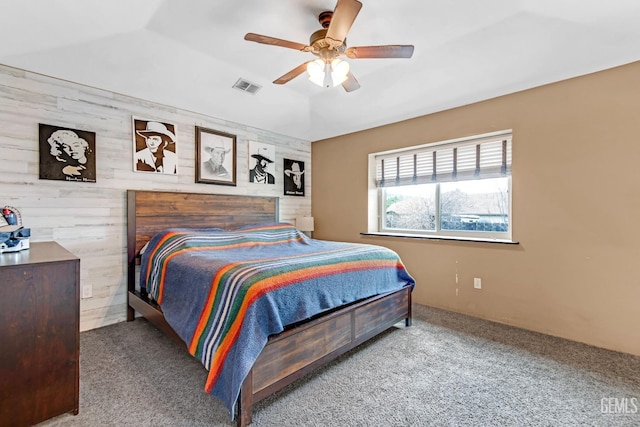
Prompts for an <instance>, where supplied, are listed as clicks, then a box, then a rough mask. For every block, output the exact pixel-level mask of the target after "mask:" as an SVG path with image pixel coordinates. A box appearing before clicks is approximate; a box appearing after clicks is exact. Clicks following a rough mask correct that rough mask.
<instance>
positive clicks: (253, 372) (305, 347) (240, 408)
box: [127, 190, 413, 426]
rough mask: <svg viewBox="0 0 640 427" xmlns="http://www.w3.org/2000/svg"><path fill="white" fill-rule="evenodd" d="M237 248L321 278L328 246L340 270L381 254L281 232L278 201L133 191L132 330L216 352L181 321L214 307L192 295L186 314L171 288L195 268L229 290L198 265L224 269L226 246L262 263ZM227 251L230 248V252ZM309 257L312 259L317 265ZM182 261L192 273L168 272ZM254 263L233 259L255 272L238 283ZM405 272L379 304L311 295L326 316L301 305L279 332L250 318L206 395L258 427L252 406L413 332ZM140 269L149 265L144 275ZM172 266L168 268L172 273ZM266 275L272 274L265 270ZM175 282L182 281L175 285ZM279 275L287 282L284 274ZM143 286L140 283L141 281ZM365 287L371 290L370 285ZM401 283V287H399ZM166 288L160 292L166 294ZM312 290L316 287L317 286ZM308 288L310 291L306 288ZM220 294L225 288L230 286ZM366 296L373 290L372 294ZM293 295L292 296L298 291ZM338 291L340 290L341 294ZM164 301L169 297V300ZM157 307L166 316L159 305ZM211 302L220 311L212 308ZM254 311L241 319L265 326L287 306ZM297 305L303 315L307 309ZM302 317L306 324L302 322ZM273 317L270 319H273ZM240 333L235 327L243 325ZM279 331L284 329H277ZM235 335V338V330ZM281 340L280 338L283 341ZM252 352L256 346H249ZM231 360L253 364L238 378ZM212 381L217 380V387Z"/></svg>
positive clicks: (291, 230) (283, 319)
mask: <svg viewBox="0 0 640 427" xmlns="http://www.w3.org/2000/svg"><path fill="white" fill-rule="evenodd" d="M256 236H258V237H256ZM229 239H231V240H229ZM238 239H242V240H241V241H242V242H243V243H242V244H243V245H244V244H245V243H244V242H246V241H247V239H250V242H251V244H250V246H251V248H253V249H252V250H257V251H258V252H260V251H263V250H266V249H263V247H266V246H278V247H280V246H282V247H283V248H284V250H285V251H286V250H289V251H295V256H293V255H292V256H291V257H288V256H287V257H284V256H282V257H278V259H279V260H283V259H287V260H288V259H289V258H291V259H294V261H287V262H288V263H289V262H290V263H300V264H302V261H298V260H300V259H304V262H305V264H304V265H306V266H307V270H306V271H312V272H316V271H320V270H322V269H323V268H325V267H326V266H325V267H319V265H320V264H318V265H316V264H313V265H311V264H309V262H311V261H309V260H311V259H312V258H311V257H317V258H318V259H317V260H316V259H314V260H313V262H314V263H315V262H319V263H322V262H323V261H322V260H321V258H320V255H319V254H320V253H321V252H322V251H320V250H319V249H318V247H321V248H324V246H322V245H325V246H326V247H327V248H329V249H330V251H326V252H327V253H328V252H333V251H338V252H339V253H340V254H341V255H340V257H339V258H340V261H339V262H341V263H342V262H346V260H347V258H346V256H352V257H356V258H357V257H362V258H363V260H370V259H371V258H372V256H371V255H370V254H369V253H368V251H370V250H372V251H373V250H375V249H372V248H375V247H374V246H372V245H354V244H346V243H342V244H341V243H339V242H322V241H317V240H314V239H308V238H306V237H305V236H304V235H302V233H301V232H299V231H298V230H296V229H295V227H292V226H290V225H289V224H283V223H280V222H279V212H278V198H275V197H260V196H242V195H217V194H198V193H177V192H162V191H138V190H128V192H127V243H128V250H127V253H128V255H127V257H128V292H127V305H128V312H127V320H128V321H132V320H134V319H135V314H136V312H137V313H139V314H140V315H142V316H143V317H145V318H146V319H147V320H148V321H149V322H150V323H152V324H153V325H155V326H156V327H157V328H158V329H160V330H161V331H163V332H164V333H165V334H166V335H168V336H169V337H171V338H172V339H174V340H175V341H176V342H178V343H179V344H180V345H182V346H183V347H185V349H186V350H187V351H189V353H191V354H192V355H194V356H195V355H196V354H197V355H199V356H201V354H200V353H198V350H197V349H198V348H200V347H205V346H207V345H209V344H208V343H204V341H198V340H197V339H196V338H195V335H198V334H195V333H194V337H193V338H192V337H191V335H188V333H190V332H185V331H191V330H192V329H193V331H199V335H198V337H202V336H204V335H207V334H205V333H203V332H202V328H203V327H201V326H194V325H192V324H193V323H194V322H193V321H192V320H190V319H187V320H184V321H183V320H180V321H179V322H176V320H175V319H176V314H175V313H176V311H178V312H180V311H181V310H182V311H184V312H188V311H193V312H199V310H202V313H204V312H205V311H206V310H204V308H203V307H205V306H208V304H207V303H205V302H202V301H204V298H200V296H199V294H198V293H197V292H198V291H196V290H194V291H193V295H191V294H190V293H189V298H187V297H184V298H183V299H185V300H189V301H191V302H189V304H200V305H199V306H198V308H197V310H196V309H191V308H190V309H189V310H185V309H184V307H185V305H184V304H186V302H182V301H180V302H175V299H176V296H178V299H181V298H180V297H179V295H181V294H180V291H177V290H175V289H174V288H171V287H170V285H171V286H176V285H172V283H174V282H180V281H186V279H185V280H182V278H184V277H186V276H185V272H187V271H190V270H188V269H189V268H193V276H194V277H196V276H198V275H207V274H211V276H203V277H204V278H205V279H207V278H209V277H211V278H214V279H215V280H211V283H214V282H215V283H218V282H216V280H218V279H219V283H223V282H224V281H223V280H222V279H220V277H227V276H228V275H227V276H225V275H222V274H220V273H218V272H211V273H209V272H206V271H204V270H203V271H200V268H201V267H200V266H199V265H200V264H198V265H197V266H196V265H195V264H194V265H191V264H190V263H195V262H196V261H195V260H196V259H197V262H198V263H202V262H203V261H202V260H200V258H202V257H203V256H204V255H203V254H207V256H209V255H208V254H209V253H213V254H214V256H215V257H216V258H214V260H215V261H212V260H211V259H208V260H207V261H206V262H205V263H216V262H221V261H218V259H219V251H221V250H220V247H222V246H224V248H223V249H224V250H225V252H220V253H224V254H225V256H226V255H227V249H228V247H229V246H232V250H231V252H232V253H233V254H234V255H233V256H241V257H248V258H252V257H253V258H255V256H253V255H252V256H251V257H249V256H248V255H246V253H245V250H244V249H243V250H240V249H241V248H235V247H234V245H235V243H237V242H238V241H240V240H238ZM255 239H259V242H258V243H259V244H255ZM176 242H177V243H176ZM194 242H196V243H194ZM203 242H204V243H203ZM218 242H226V243H224V245H223V244H219V243H218ZM228 242H232V243H233V244H232V245H229V244H227V243H228ZM334 244H335V245H338V246H337V248H334V247H333V246H328V245H334ZM145 245H147V246H148V247H147V246H145ZM318 245H320V246H318ZM349 245H350V246H358V248H354V249H355V250H356V251H359V252H363V253H365V252H366V254H365V255H362V256H360V255H355V254H352V253H351V252H346V251H352V248H350V247H349V248H347V247H346V246H349ZM235 246H238V245H235ZM240 246H242V245H240ZM361 247H362V248H361ZM143 248H144V254H143V255H142V256H141V255H140V252H141V250H143ZM168 248H169V249H168ZM175 248H179V249H178V250H177V252H179V253H174V252H169V250H172V251H173V250H174V249H175ZM203 248H204V249H203ZM381 249H383V248H381ZM323 250H324V249H323ZM193 251H195V252H193ZM341 251H345V252H341ZM187 252H188V253H187ZM372 253H373V252H372ZM345 254H346V255H345ZM163 255H166V258H161V256H163ZM229 256H232V255H229ZM378 256H379V254H378V253H375V256H374V258H375V257H378ZM304 257H309V260H307V259H306V258H304ZM384 257H387V255H386V254H384ZM182 258H185V259H188V261H187V265H183V266H178V265H175V263H174V264H169V262H172V263H173V262H174V261H175V262H178V260H179V259H182ZM356 258H353V259H356ZM141 260H142V262H141ZM307 261H308V262H307ZM250 262H253V260H251V261H248V260H245V259H241V260H240V261H237V260H235V259H234V263H232V264H233V265H234V268H235V267H237V266H238V265H242V268H247V270H243V271H242V273H238V274H237V276H244V275H246V272H247V271H253V270H252V269H249V267H246V266H245V264H248V263H250ZM335 262H336V264H335V265H340V267H336V268H340V271H339V272H337V273H339V274H336V275H335V277H343V278H344V277H347V278H349V281H351V278H352V277H355V276H352V275H351V274H352V273H348V274H349V276H345V274H347V272H346V270H344V265H346V264H337V263H338V261H335ZM367 262H368V261H367ZM385 262H386V261H385ZM394 262H396V261H394ZM389 263H391V261H389ZM396 263H397V265H398V275H399V277H400V278H399V279H398V280H397V281H398V283H394V284H391V283H389V284H388V286H387V285H386V284H385V285H378V288H377V290H376V291H375V294H373V295H368V296H366V297H362V296H361V295H360V294H359V293H358V292H361V291H357V292H356V293H354V295H349V296H348V297H346V296H344V295H341V296H340V297H335V298H333V297H330V298H327V297H326V295H323V296H318V297H316V296H315V294H314V295H305V296H304V298H303V299H304V300H305V304H306V302H307V301H314V298H315V299H316V300H318V301H321V302H318V303H316V305H318V307H315V308H313V305H314V304H313V303H312V304H311V306H312V308H305V309H304V310H301V309H300V308H299V307H298V306H297V305H295V304H292V305H294V306H295V307H294V308H295V309H291V313H289V312H283V313H282V314H279V312H277V311H276V312H275V313H276V317H277V319H278V321H276V322H273V321H268V322H267V321H264V320H263V319H264V317H259V319H258V321H256V325H259V328H258V327H249V326H247V325H251V324H252V323H251V320H247V318H244V317H243V318H242V320H240V321H237V320H236V323H237V324H239V325H241V326H240V327H239V328H236V329H235V330H237V331H239V332H237V333H236V334H235V335H234V336H233V340H232V341H230V342H232V343H233V344H230V346H229V348H233V351H229V352H228V353H229V354H227V353H224V357H225V358H226V359H222V360H224V362H223V363H216V362H210V363H212V364H211V365H206V364H205V367H206V368H207V370H208V371H209V378H208V379H207V387H210V389H208V390H207V391H209V392H212V394H215V395H217V396H218V397H220V398H221V399H222V400H223V402H224V403H225V405H226V406H227V408H228V409H229V412H230V414H231V417H232V419H233V418H234V416H235V418H236V420H237V424H238V425H240V426H244V425H248V424H250V423H251V415H252V406H253V404H254V403H255V402H257V401H259V400H261V399H263V398H265V397H267V396H269V395H271V394H273V393H275V392H276V391H278V390H280V389H282V388H283V387H285V386H287V385H288V384H290V383H292V382H293V381H295V380H297V379H298V378H300V377H302V376H304V375H305V374H307V373H309V372H311V371H312V370H314V369H316V368H318V367H320V366H323V365H325V364H326V363H328V362H330V361H331V360H334V359H335V358H337V357H338V356H340V355H342V354H344V353H345V352H347V351H349V350H351V349H353V348H354V347H356V346H358V345H359V344H361V343H363V342H365V341H367V340H368V339H370V338H372V337H374V336H376V335H378V334H379V333H381V332H383V331H385V330H386V329H388V328H390V327H392V326H393V325H395V324H397V323H399V322H402V321H404V323H405V325H406V326H409V325H410V324H411V291H412V289H413V279H411V277H410V276H409V275H408V273H406V272H405V273H406V275H405V273H402V270H404V266H402V265H401V262H400V261H399V259H398V261H397V262H396ZM140 264H142V265H141V266H139V265H140ZM167 265H169V267H166V266H167ZM229 265H231V264H229ZM252 266H253V264H252ZM203 268H204V267H203ZM225 268H226V266H225ZM238 268H240V267H238ZM252 268H254V267H252ZM260 268H263V267H262V265H261V266H260ZM264 268H266V267H264ZM278 268H282V267H278ZM158 271H161V272H162V274H155V273H157V272H158ZM264 271H267V270H264ZM269 271H270V270H269ZM171 274H173V275H174V276H175V277H173V278H172V277H171ZM278 274H281V272H280V273H278ZM283 274H284V273H283ZM290 274H292V275H295V276H296V277H298V276H299V275H300V273H297V272H293V270H291V273H290ZM353 274H361V273H360V272H356V271H355V269H354V272H353ZM362 274H365V276H362V277H367V276H366V274H369V273H367V272H364V273H362ZM138 276H139V280H137V279H138ZM156 276H158V277H161V280H160V279H158V280H159V281H158V282H153V283H156V285H153V284H152V279H154V278H156V279H157V277H156ZM165 276H166V277H165ZM189 276H190V275H189ZM274 277H275V278H274V279H273V283H276V284H277V286H280V278H281V277H284V276H274ZM314 277H315V276H314ZM358 277H360V276H358ZM170 279H171V280H170ZM189 280H191V279H189ZM207 280H209V279H207ZM321 280H329V279H328V278H326V279H325V278H324V277H315V278H314V279H313V283H315V284H316V285H317V286H321V287H319V288H318V289H323V290H324V289H325V288H331V287H335V286H338V285H337V284H336V285H334V284H330V283H329V282H326V283H325V282H321ZM365 281H366V282H368V281H370V280H365ZM365 281H363V282H365ZM393 281H394V282H395V281H396V280H395V278H394V280H393ZM138 282H140V283H138ZM389 282H391V280H389ZM157 283H160V284H161V285H157ZM224 283H226V282H224ZM229 283H230V282H229ZM302 283H303V281H302V280H298V279H296V281H295V286H294V285H292V286H287V287H286V289H287V290H285V287H282V290H281V291H282V292H294V291H293V290H295V289H296V286H300V287H301V286H302ZM309 283H311V281H310V280H309ZM212 286H213V285H212ZM216 286H218V285H216ZM225 286H226V284H225ZM307 286H310V285H309V284H307ZM219 287H222V285H220V286H219ZM272 287H273V286H272ZM213 288H215V287H213ZM213 288H212V289H213ZM342 288H344V286H342ZM361 288H363V289H364V286H362V287H361ZM159 289H160V290H161V291H159ZM171 289H174V290H171ZM194 289H195V288H194ZM288 289H292V291H289V290H288ZM336 289H338V288H337V287H336ZM149 291H150V292H151V296H150V295H149ZM202 292H204V291H202ZM209 292H211V291H209ZM278 292H280V290H278V291H276V292H274V294H277V293H278ZM305 292H306V291H305ZM354 292H355V291H354ZM362 292H365V291H362ZM366 292H373V291H366ZM163 295H169V296H167V297H165V298H164V300H163ZM202 295H205V294H202ZM292 295H295V293H292V294H285V293H283V294H282V297H283V298H286V301H293V299H291V298H293V297H292ZM332 298H333V299H334V300H335V301H330V302H329V303H328V302H327V299H329V300H331V299H332ZM350 298H351V299H352V300H351V299H350ZM158 300H159V301H160V305H161V306H162V308H161V307H160V305H158V304H157V303H156V301H158ZM169 300H171V301H173V303H171V304H170V303H169V302H168V301H169ZM211 300H212V301H213V298H212V299H211ZM252 301H257V302H251V303H246V304H245V303H243V304H245V305H242V307H245V308H246V307H250V309H247V310H244V311H243V310H238V312H241V313H244V315H245V316H248V315H249V311H250V310H253V309H254V306H255V310H253V311H251V314H253V316H248V318H251V319H252V318H254V317H256V318H257V316H258V315H256V314H255V313H259V316H264V315H263V314H262V312H261V311H259V310H263V309H267V310H268V309H269V306H271V305H278V304H280V305H278V307H280V308H279V309H278V310H281V309H282V307H281V306H282V304H281V303H273V299H272V298H271V297H270V299H268V301H269V302H267V303H264V304H262V306H265V307H261V308H257V307H259V306H260V305H261V304H258V302H261V301H262V299H254V300H252ZM181 304H182V305H181ZM249 304H251V305H249ZM297 304H298V305H299V303H297ZM285 305H286V304H285ZM181 307H182V308H181ZM294 312H295V313H294ZM207 313H208V312H207ZM208 315H209V316H211V317H212V318H213V317H215V316H214V314H208ZM202 316H203V314H201V315H200V318H202ZM216 316H217V315H216ZM300 316H303V317H302V318H299V317H300ZM272 317H273V316H272ZM272 317H269V319H271V318H272ZM278 322H280V323H282V325H279V324H278ZM236 323H233V324H234V325H235V324H236ZM272 323H273V324H276V325H275V326H273V328H271V326H269V327H266V326H264V325H265V324H266V325H271V324H272ZM172 325H173V326H172ZM192 326H193V328H192ZM280 326H282V327H281V328H280V329H277V328H279V327H280ZM199 328H200V329H199ZM269 328H271V329H269ZM228 329H229V330H234V329H233V328H232V327H229V328H228ZM253 329H266V331H261V332H260V333H264V334H265V339H264V341H265V342H264V343H262V342H260V343H257V344H255V346H258V348H257V349H253V347H254V344H253V343H254V338H253V337H252V335H251V334H252V333H253V332H252V330H253ZM273 331H277V333H276V332H273ZM272 332H273V333H272ZM266 334H268V335H266ZM229 335H231V333H229ZM247 343H249V345H246V346H245V344H247ZM220 347H224V346H222V345H221V346H219V347H217V348H218V349H219V348H220ZM234 352H235V353H234ZM252 352H253V353H255V356H254V355H252ZM218 353H220V354H222V352H219V351H218V352H214V353H213V356H212V355H211V354H209V355H208V356H207V358H209V359H214V360H221V359H216V358H217V357H218ZM231 353H233V354H237V355H239V356H237V357H238V358H240V357H242V358H245V357H246V358H248V360H247V361H245V360H241V361H240V362H242V363H243V364H242V365H240V366H239V367H237V368H236V367H235V365H234V363H236V361H235V359H233V358H232V356H231V355H230V354H231ZM201 357H202V360H204V359H205V357H204V356H201ZM232 359H233V362H232ZM219 365H224V371H222V368H220V369H218V368H217V367H218V366H219ZM221 371H222V372H221ZM214 372H217V374H216V375H217V376H215V375H213V373H214ZM245 373H246V375H245ZM212 377H214V378H213V379H212ZM236 388H237V389H238V391H237V392H236V391H235V389H236ZM219 393H222V394H223V395H220V394H219Z"/></svg>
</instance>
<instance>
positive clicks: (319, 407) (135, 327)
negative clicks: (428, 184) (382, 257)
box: [41, 306, 640, 426]
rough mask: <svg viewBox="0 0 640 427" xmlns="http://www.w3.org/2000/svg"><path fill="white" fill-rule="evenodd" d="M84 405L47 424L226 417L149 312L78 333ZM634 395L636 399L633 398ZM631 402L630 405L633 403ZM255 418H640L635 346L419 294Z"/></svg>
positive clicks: (463, 421)
mask: <svg viewBox="0 0 640 427" xmlns="http://www.w3.org/2000/svg"><path fill="white" fill-rule="evenodd" d="M80 347H81V352H80V353H81V367H80V379H81V384H80V414H79V415H78V416H76V417H74V416H71V415H63V416H60V417H57V418H55V419H53V420H50V421H47V422H45V423H43V424H41V426H57V425H60V426H67V425H69V426H228V425H233V423H231V421H230V420H229V417H228V413H227V412H226V410H225V409H224V407H223V406H222V404H221V403H220V402H219V401H217V400H216V398H214V397H211V396H209V395H206V394H205V392H204V391H203V387H204V381H205V377H206V372H205V370H204V368H203V367H202V366H201V365H200V364H199V362H197V361H196V360H195V359H193V358H191V357H190V356H189V355H188V354H187V353H186V352H185V351H184V350H182V349H181V348H180V347H179V346H178V345H176V344H174V343H173V342H172V341H170V340H169V339H167V338H165V337H164V336H163V335H161V334H160V333H159V332H158V331H157V330H156V329H155V328H154V327H153V326H151V325H150V324H148V323H147V322H146V321H145V320H137V321H135V322H132V323H120V324H116V325H111V326H107V327H105V328H101V329H98V330H93V331H89V332H85V333H82V334H81V344H80ZM634 405H635V406H634ZM634 409H635V410H634ZM253 419H254V423H253V425H255V426H640V358H639V357H634V356H631V355H627V354H621V353H616V352H611V351H607V350H602V349H598V348H594V347H590V346H587V345H583V344H579V343H574V342H570V341H566V340H562V339H558V338H554V337H549V336H546V335H542V334H538V333H533V332H528V331H523V330H520V329H517V328H512V327H508V326H504V325H500V324H495V323H491V322H487V321H483V320H479V319H475V318H471V317H468V316H464V315H460V314H456V313H451V312H447V311H444V310H438V309H433V308H426V307H423V306H416V307H415V309H414V322H413V326H411V327H410V328H397V329H396V328H393V329H391V330H389V331H388V332H386V333H384V334H382V335H381V336H380V337H378V338H377V339H375V340H373V341H370V342H369V343H366V344H365V345H363V346H361V347H359V348H357V349H356V350H355V351H352V352H350V353H348V354H347V355H345V356H344V357H342V358H340V359H338V360H337V361H336V362H334V363H332V364H331V365H329V366H328V367H326V368H323V369H321V370H319V371H317V372H315V373H313V374H311V375H309V376H308V377H306V378H304V379H302V380H300V381H298V382H297V383H294V384H293V385H292V386H289V387H287V388H286V389H285V390H283V391H282V392H280V393H278V394H277V395H275V396H273V397H270V398H268V399H265V400H264V401H262V402H259V403H258V404H257V405H256V406H255V407H254V416H253Z"/></svg>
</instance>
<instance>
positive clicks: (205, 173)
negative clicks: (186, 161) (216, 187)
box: [196, 126, 236, 186]
mask: <svg viewBox="0 0 640 427" xmlns="http://www.w3.org/2000/svg"><path fill="white" fill-rule="evenodd" d="M196 182H199V183H204V184H220V185H234V186H235V185H236V136H235V135H232V134H230V133H225V132H219V131H216V130H213V129H206V128H202V127H199V126H196Z"/></svg>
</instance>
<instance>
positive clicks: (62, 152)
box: [38, 123, 96, 182]
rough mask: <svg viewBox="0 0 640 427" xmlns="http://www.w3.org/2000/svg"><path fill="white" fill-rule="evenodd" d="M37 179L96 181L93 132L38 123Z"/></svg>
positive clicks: (94, 134)
mask: <svg viewBox="0 0 640 427" xmlns="http://www.w3.org/2000/svg"><path fill="white" fill-rule="evenodd" d="M38 142H39V151H40V179H53V180H60V181H71V182H96V133H95V132H89V131H84V130H79V129H71V128H68V127H61V126H53V125H46V124H42V123H40V124H39V133H38Z"/></svg>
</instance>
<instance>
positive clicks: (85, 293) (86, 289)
mask: <svg viewBox="0 0 640 427" xmlns="http://www.w3.org/2000/svg"><path fill="white" fill-rule="evenodd" d="M92 296H93V288H92V287H91V285H83V286H82V298H83V299H84V298H91V297H92Z"/></svg>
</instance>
